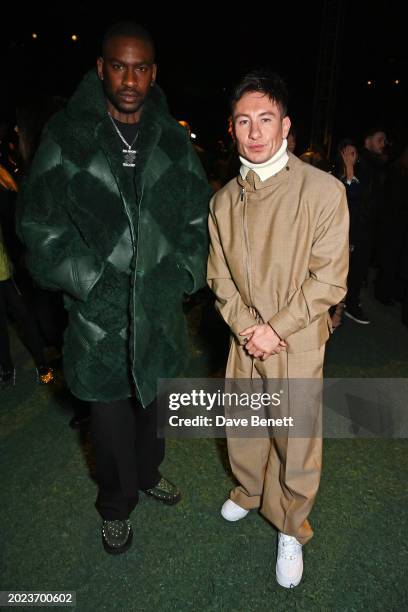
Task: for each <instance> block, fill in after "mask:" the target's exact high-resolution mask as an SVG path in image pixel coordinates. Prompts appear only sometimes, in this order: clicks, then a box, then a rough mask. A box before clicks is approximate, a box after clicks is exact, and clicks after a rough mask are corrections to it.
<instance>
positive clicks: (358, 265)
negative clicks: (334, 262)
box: [346, 228, 371, 308]
mask: <svg viewBox="0 0 408 612" xmlns="http://www.w3.org/2000/svg"><path fill="white" fill-rule="evenodd" d="M370 252H371V239H370V236H369V235H368V232H367V231H364V228H361V229H360V231H355V232H350V265H349V273H348V277H347V296H346V304H347V306H348V307H349V308H355V307H356V306H358V305H359V303H360V292H361V288H362V286H363V282H364V280H365V278H366V277H367V274H368V269H369V265H370Z"/></svg>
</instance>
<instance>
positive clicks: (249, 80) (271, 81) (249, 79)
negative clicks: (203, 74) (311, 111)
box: [230, 69, 289, 117]
mask: <svg viewBox="0 0 408 612" xmlns="http://www.w3.org/2000/svg"><path fill="white" fill-rule="evenodd" d="M256 91H257V92H260V93H263V94H265V95H267V96H268V97H269V98H270V99H271V100H273V101H274V102H275V103H276V104H277V106H279V108H280V111H281V114H282V117H286V115H287V114H288V101H289V93H288V88H287V86H286V83H285V81H284V80H283V79H282V77H280V76H279V74H276V73H275V72H270V71H268V70H265V69H257V70H252V71H251V72H248V73H247V74H246V75H245V76H244V78H243V79H242V80H241V81H240V82H239V83H238V85H236V87H235V88H234V90H233V92H232V96H231V98H230V103H231V108H232V110H233V109H234V106H235V104H236V103H237V102H238V100H240V99H241V98H242V96H243V95H244V94H246V93H250V92H256Z"/></svg>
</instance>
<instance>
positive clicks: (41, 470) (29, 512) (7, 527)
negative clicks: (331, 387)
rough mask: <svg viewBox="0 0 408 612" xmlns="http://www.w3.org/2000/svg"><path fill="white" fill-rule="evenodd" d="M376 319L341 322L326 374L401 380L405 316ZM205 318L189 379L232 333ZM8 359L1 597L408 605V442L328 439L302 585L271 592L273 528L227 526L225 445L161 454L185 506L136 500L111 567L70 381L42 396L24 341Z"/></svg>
mask: <svg viewBox="0 0 408 612" xmlns="http://www.w3.org/2000/svg"><path fill="white" fill-rule="evenodd" d="M367 299H368V298H367ZM367 311H369V312H370V314H371V315H372V323H371V325H368V326H360V325H357V324H355V323H353V322H351V321H350V320H345V322H344V324H343V325H342V327H340V328H339V329H338V330H337V331H336V332H335V334H334V336H333V338H332V339H331V341H330V343H329V345H328V350H327V361H326V375H328V376H333V377H340V376H345V377H351V376H353V377H357V376H369V377H379V376H387V377H396V376H398V377H407V376H408V342H407V341H408V331H407V330H406V329H405V328H403V327H402V326H401V325H400V324H399V319H398V309H397V308H396V307H395V308H394V309H389V310H388V309H386V308H385V307H381V306H377V305H376V304H375V303H374V302H372V301H371V300H368V302H367ZM204 314H206V313H203V308H202V307H200V306H196V307H194V308H193V309H192V310H191V312H190V313H189V320H190V324H191V329H192V338H193V341H192V355H193V357H192V363H191V368H190V370H189V374H190V375H191V376H207V375H214V374H216V375H222V362H223V358H224V354H225V334H224V333H223V329H222V327H219V326H217V325H216V324H215V323H214V319H213V317H212V316H211V315H210V316H209V320H208V316H204ZM209 330H210V331H209ZM210 332H211V333H210ZM214 347H215V349H216V350H214ZM13 353H14V356H15V358H16V364H17V366H18V384H17V386H16V388H15V389H13V390H6V391H2V392H0V405H1V408H0V440H1V451H0V452H1V468H0V469H1V472H0V483H1V494H2V495H1V502H2V503H1V506H0V527H1V535H0V538H1V551H0V554H1V557H0V571H1V577H0V590H19V591H21V590H34V591H36V590H53V591H58V590H65V591H66V590H74V591H76V595H77V606H76V609H77V610H80V611H84V612H88V611H90V612H91V611H94V610H98V611H99V610H123V611H127V610H129V611H133V610H134V611H137V612H139V611H140V612H142V611H146V612H150V611H156V610H158V611H167V610H168V611H170V610H174V611H178V612H184V611H190V610H191V611H194V612H201V611H207V610H208V611H217V612H218V611H228V612H230V611H231V612H232V611H234V612H235V611H237V612H238V611H239V612H252V611H262V612H263V611H278V612H280V611H285V612H286V611H287V610H292V609H293V610H305V611H308V612H309V611H314V610H317V611H321V610H325V611H326V610H327V611H343V610H344V611H345V610H347V611H354V610H356V611H357V610H366V609H371V610H381V611H383V610H385V611H388V610H396V611H402V610H406V609H407V608H408V603H407V602H408V581H407V579H406V569H407V565H408V563H407V561H408V551H407V543H406V542H407V540H406V538H405V535H406V528H407V525H408V521H407V512H408V510H407V509H408V494H407V481H408V452H407V451H408V444H407V440H374V439H371V440H334V439H329V440H325V442H324V467H323V474H322V482H321V487H320V491H319V494H318V498H317V502H316V505H315V507H314V509H313V512H312V515H311V523H312V525H313V528H314V530H315V536H314V538H313V539H312V540H311V542H310V543H309V544H308V545H307V546H306V547H305V549H304V559H305V573H304V579H303V581H302V583H301V584H300V585H299V586H298V587H297V588H296V589H293V590H285V589H282V588H281V587H279V586H278V585H277V584H276V581H275V577H274V573H275V553H276V532H275V530H274V529H273V527H272V526H271V525H270V524H268V523H267V521H265V520H264V519H263V518H262V517H261V516H260V515H259V514H257V513H256V512H251V513H250V514H249V515H248V517H247V518H246V519H245V520H243V521H240V522H239V523H236V524H229V523H226V522H225V521H224V520H223V519H222V518H221V516H220V514H219V509H220V506H221V504H222V503H223V501H224V499H225V497H226V496H227V494H228V490H229V489H230V488H231V486H232V485H233V482H234V481H233V478H232V476H231V474H230V471H229V467H228V459H227V456H226V449H225V442H224V441H223V440H209V439H195V440H169V441H168V442H167V453H166V459H165V462H164V464H163V466H162V472H163V473H164V474H165V475H167V476H168V477H169V478H170V479H171V480H173V481H175V482H177V484H178V485H179V486H180V488H181V489H182V491H183V499H182V501H181V502H180V503H179V504H178V505H177V506H175V507H166V506H162V505H161V504H160V503H159V502H157V501H155V500H153V499H150V498H146V497H142V499H141V501H140V503H139V506H138V507H137V508H136V510H135V511H134V513H133V514H132V522H133V528H134V542H133V546H132V548H131V549H130V551H129V552H128V553H127V554H125V555H120V556H118V557H112V556H110V555H107V554H106V553H105V552H104V550H103V548H102V545H101V541H100V519H99V515H98V514H97V512H96V510H95V509H94V507H93V503H94V500H95V496H96V484H95V482H94V481H93V479H92V477H91V471H92V453H91V448H90V444H89V439H88V438H87V435H86V434H83V435H80V434H79V433H78V432H76V431H73V430H71V429H70V428H69V427H68V421H69V418H70V417H71V405H70V399H69V396H67V394H66V393H65V391H64V386H63V381H62V377H61V374H59V376H58V380H57V382H56V384H55V385H54V386H53V387H39V386H37V385H36V383H35V382H34V380H33V378H34V376H33V366H32V361H31V359H30V357H29V356H28V354H27V352H26V351H25V349H24V348H23V347H22V346H21V344H20V343H19V341H17V340H16V338H15V337H13ZM26 609H27V608H26ZM29 609H33V610H34V609H39V608H29ZM71 609H72V608H71Z"/></svg>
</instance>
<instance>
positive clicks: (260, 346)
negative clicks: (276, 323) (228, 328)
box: [239, 323, 286, 361]
mask: <svg viewBox="0 0 408 612" xmlns="http://www.w3.org/2000/svg"><path fill="white" fill-rule="evenodd" d="M239 335H240V336H246V337H247V338H248V340H247V342H246V343H245V350H246V351H247V353H248V354H249V355H252V356H253V357H256V358H257V359H262V360H263V361H265V359H268V357H270V356H271V355H277V354H278V353H280V352H281V351H283V350H285V348H286V342H284V341H283V340H281V339H280V338H279V336H278V334H277V333H276V332H275V331H274V330H273V329H272V327H271V326H270V325H268V324H267V323H263V324H262V325H253V326H252V327H247V328H246V329H244V330H242V331H241V332H239Z"/></svg>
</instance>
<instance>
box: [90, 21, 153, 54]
mask: <svg viewBox="0 0 408 612" xmlns="http://www.w3.org/2000/svg"><path fill="white" fill-rule="evenodd" d="M119 37H124V38H137V39H138V40H143V41H144V42H145V43H147V44H148V45H150V46H151V48H152V51H153V57H154V55H155V49H154V42H153V38H152V36H151V34H150V32H148V31H147V30H146V28H144V27H143V26H141V25H139V24H138V23H135V22H134V21H119V22H117V23H114V24H113V25H111V26H110V28H109V29H108V30H107V31H106V32H105V34H104V37H103V39H102V50H101V51H102V57H105V53H106V47H107V44H108V42H109V41H110V40H111V39H112V38H119Z"/></svg>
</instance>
